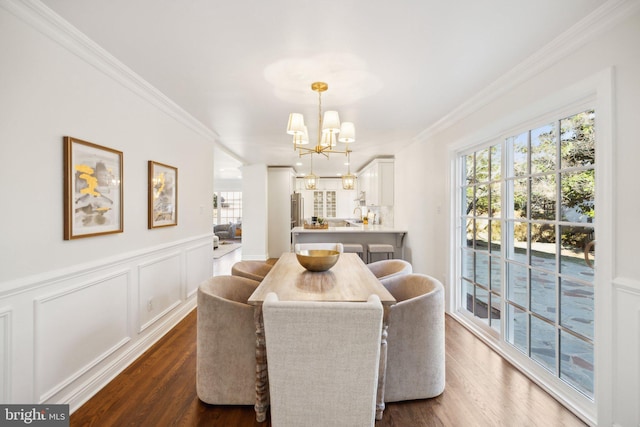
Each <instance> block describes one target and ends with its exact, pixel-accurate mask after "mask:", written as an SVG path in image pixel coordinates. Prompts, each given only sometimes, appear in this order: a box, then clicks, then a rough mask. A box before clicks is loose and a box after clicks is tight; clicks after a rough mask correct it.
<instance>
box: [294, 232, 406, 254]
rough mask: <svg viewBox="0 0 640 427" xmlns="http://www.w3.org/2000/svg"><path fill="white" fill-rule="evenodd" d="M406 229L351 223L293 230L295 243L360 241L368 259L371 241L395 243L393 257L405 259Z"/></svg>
mask: <svg viewBox="0 0 640 427" xmlns="http://www.w3.org/2000/svg"><path fill="white" fill-rule="evenodd" d="M406 234H407V231H406V230H399V229H396V228H392V227H387V226H384V225H364V224H360V225H351V226H348V227H329V228H324V229H306V228H304V227H295V228H293V229H292V230H291V237H292V242H293V245H294V246H295V244H296V243H343V244H344V243H360V244H361V245H362V246H363V248H364V251H365V253H364V258H365V259H367V254H366V251H367V245H368V244H369V243H385V244H390V245H393V247H394V248H395V252H394V255H393V257H394V258H398V259H404V237H405V236H406Z"/></svg>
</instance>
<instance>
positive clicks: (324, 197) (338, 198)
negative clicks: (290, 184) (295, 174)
mask: <svg viewBox="0 0 640 427" xmlns="http://www.w3.org/2000/svg"><path fill="white" fill-rule="evenodd" d="M296 188H297V190H296V191H298V192H299V193H301V194H302V197H303V199H304V217H305V218H307V219H309V218H311V217H312V216H320V217H323V218H351V217H353V208H354V207H355V202H354V199H355V198H356V197H357V193H356V191H355V190H343V189H342V179H340V178H320V180H319V183H318V188H317V189H316V190H305V189H304V183H303V182H302V179H296ZM314 211H315V213H314ZM320 212H322V213H321V214H320Z"/></svg>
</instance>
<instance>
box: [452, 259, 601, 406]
mask: <svg viewBox="0 0 640 427" xmlns="http://www.w3.org/2000/svg"><path fill="white" fill-rule="evenodd" d="M465 254H466V255H467V257H466V259H465V260H463V271H465V270H466V271H467V272H468V274H469V273H472V271H473V262H472V261H473V258H472V257H473V252H471V251H465ZM476 255H477V256H476V277H475V280H476V282H477V283H480V284H483V285H485V286H488V282H489V280H490V279H489V272H488V269H489V256H487V255H486V253H483V252H476ZM510 260H513V261H516V262H523V263H524V262H526V256H525V255H524V254H521V253H516V254H514V255H513V256H512V257H511V258H510ZM532 261H533V264H534V268H532V269H531V307H530V309H531V311H532V312H534V313H535V314H537V315H538V316H542V317H544V318H546V319H548V320H549V321H551V322H553V323H554V322H555V321H556V317H557V316H559V319H558V320H559V321H560V324H561V325H562V326H563V327H565V328H567V329H570V330H571V331H573V332H575V333H577V334H580V335H582V336H584V337H586V338H588V339H590V340H593V333H594V331H593V330H594V317H593V314H594V293H593V280H594V273H593V269H591V268H590V267H589V266H587V265H586V263H585V262H584V259H583V258H581V257H579V256H576V255H573V254H569V253H567V254H563V255H562V256H561V259H560V272H561V275H560V277H559V281H560V295H559V298H558V300H559V304H560V307H558V304H557V302H556V293H557V292H556V286H558V278H557V276H556V272H555V271H556V259H555V258H549V257H545V256H535V255H534V256H533V257H532ZM507 270H508V271H507V272H505V277H509V283H510V287H509V288H508V290H507V292H508V299H509V300H511V301H514V302H516V303H517V304H519V305H521V306H523V307H525V308H526V307H528V306H529V305H528V304H527V268H526V267H524V266H523V265H521V264H517V263H511V262H507ZM491 274H492V276H491V278H492V280H491V282H492V283H491V288H492V289H494V290H498V291H499V292H500V293H501V294H502V293H503V289H502V284H501V283H500V280H495V277H499V278H500V277H501V275H500V263H499V262H493V263H491ZM467 277H468V275H467ZM478 289H480V288H478ZM482 293H484V292H482ZM479 296H481V298H480V299H481V300H483V301H484V302H485V303H486V302H487V298H486V296H485V295H481V294H480V293H479V294H478V295H477V297H479ZM485 306H486V304H485ZM468 307H470V305H469V306H468ZM476 307H477V305H476ZM493 307H494V310H492V311H493V313H492V316H491V317H492V320H491V322H492V323H497V322H500V321H502V319H495V318H496V317H503V318H505V319H507V331H506V332H505V333H506V335H507V336H506V338H505V339H506V340H507V341H508V342H511V343H512V344H513V345H514V346H515V347H517V348H519V349H520V350H521V351H523V352H524V353H525V354H527V352H528V351H527V348H528V346H527V320H528V319H527V316H526V314H525V313H524V312H522V311H520V310H518V309H515V307H514V309H512V310H508V311H509V312H510V313H509V312H508V313H506V315H505V316H499V313H496V310H495V304H494V305H493ZM509 307H512V306H509ZM476 311H477V310H476ZM484 312H485V313H484V314H481V316H482V317H485V318H487V314H486V309H485V310H484ZM508 319H512V321H511V325H510V322H509V320H508ZM492 327H494V328H496V329H498V330H499V323H498V325H497V327H496V325H492ZM531 328H532V334H531V358H532V359H534V360H535V361H537V362H538V363H540V364H541V365H542V366H544V367H545V368H547V369H548V370H550V371H551V372H552V373H553V374H555V373H556V360H555V359H556V345H557V344H556V342H557V341H556V331H557V329H556V328H555V327H553V326H552V325H550V324H549V323H546V322H545V321H543V320H540V319H538V318H536V317H535V316H531ZM559 344H560V361H559V365H560V377H561V378H562V379H564V380H565V381H566V382H568V383H569V384H571V385H572V386H574V387H575V388H577V389H578V390H579V391H581V392H583V393H584V394H586V395H587V396H593V389H594V388H593V387H594V384H593V381H594V375H593V363H594V358H593V345H592V344H590V343H589V342H588V341H583V340H581V339H579V338H576V337H574V336H573V335H571V334H570V333H567V332H565V331H561V332H560V339H559Z"/></svg>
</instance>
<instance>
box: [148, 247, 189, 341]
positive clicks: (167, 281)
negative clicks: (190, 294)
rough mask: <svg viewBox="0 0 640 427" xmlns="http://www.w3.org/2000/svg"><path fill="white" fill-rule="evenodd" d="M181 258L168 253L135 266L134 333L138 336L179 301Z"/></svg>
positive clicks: (177, 253)
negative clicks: (136, 305)
mask: <svg viewBox="0 0 640 427" xmlns="http://www.w3.org/2000/svg"><path fill="white" fill-rule="evenodd" d="M180 258H181V254H180V253H179V252H172V253H170V254H167V255H165V256H162V257H159V258H155V259H152V260H150V261H148V262H145V263H142V264H140V265H139V266H138V295H139V300H138V314H139V319H138V322H139V324H138V332H142V331H144V330H145V329H147V328H148V327H149V326H151V325H152V324H153V323H154V322H156V321H157V320H159V319H161V318H162V316H163V315H164V314H165V313H167V312H168V311H170V310H171V309H172V308H174V307H176V306H178V305H179V304H180V301H181V300H182V293H181V288H182V280H181V279H182V271H181V263H180Z"/></svg>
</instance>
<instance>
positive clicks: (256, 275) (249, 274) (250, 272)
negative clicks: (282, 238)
mask: <svg viewBox="0 0 640 427" xmlns="http://www.w3.org/2000/svg"><path fill="white" fill-rule="evenodd" d="M272 267H273V264H268V263H267V262H264V261H238V262H236V263H235V264H233V266H231V275H232V276H239V277H246V278H247V279H251V280H257V281H258V282H262V279H264V276H266V275H267V274H268V273H269V272H270V271H271V268H272Z"/></svg>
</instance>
